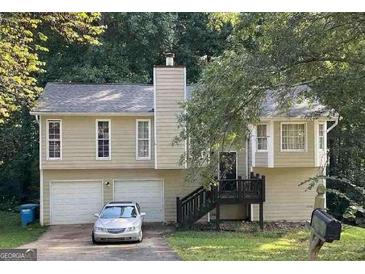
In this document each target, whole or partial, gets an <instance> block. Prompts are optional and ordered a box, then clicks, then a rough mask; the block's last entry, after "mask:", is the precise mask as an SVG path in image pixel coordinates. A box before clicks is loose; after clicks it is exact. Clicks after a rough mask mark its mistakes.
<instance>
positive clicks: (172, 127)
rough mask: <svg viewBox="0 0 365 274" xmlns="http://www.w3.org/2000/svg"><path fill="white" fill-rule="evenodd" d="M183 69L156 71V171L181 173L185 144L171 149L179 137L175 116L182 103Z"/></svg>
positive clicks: (168, 68)
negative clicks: (163, 170) (178, 171)
mask: <svg viewBox="0 0 365 274" xmlns="http://www.w3.org/2000/svg"><path fill="white" fill-rule="evenodd" d="M185 81H186V80H185V68H183V67H155V71H154V85H155V107H154V109H155V128H156V131H155V134H156V142H155V146H156V148H155V149H156V159H155V168H156V169H180V168H183V167H182V166H180V165H179V160H180V156H181V154H182V153H184V151H185V144H179V145H174V146H173V145H172V142H173V139H174V138H175V137H176V136H177V135H178V133H179V129H178V127H177V126H178V124H177V115H178V113H179V112H181V107H180V105H179V103H180V102H183V101H184V99H185V92H186V90H185V88H186V82H185Z"/></svg>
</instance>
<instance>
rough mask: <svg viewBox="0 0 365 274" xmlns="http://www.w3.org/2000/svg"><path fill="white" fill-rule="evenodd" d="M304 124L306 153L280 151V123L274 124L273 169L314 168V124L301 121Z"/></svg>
mask: <svg viewBox="0 0 365 274" xmlns="http://www.w3.org/2000/svg"><path fill="white" fill-rule="evenodd" d="M302 122H305V123H306V131H307V134H306V151H304V152H287V151H281V123H285V121H282V122H274V166H275V167H314V166H315V162H314V122H313V121H309V120H303V121H300V122H298V123H302Z"/></svg>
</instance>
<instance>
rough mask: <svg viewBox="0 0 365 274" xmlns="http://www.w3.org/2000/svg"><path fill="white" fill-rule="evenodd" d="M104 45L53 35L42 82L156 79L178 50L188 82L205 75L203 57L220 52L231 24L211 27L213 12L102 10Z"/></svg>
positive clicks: (105, 81)
mask: <svg viewBox="0 0 365 274" xmlns="http://www.w3.org/2000/svg"><path fill="white" fill-rule="evenodd" d="M101 21H102V23H103V25H105V26H106V30H105V32H104V33H103V35H102V36H101V37H100V40H101V42H102V45H101V46H94V45H79V44H73V45H68V44H64V43H62V42H60V39H59V37H58V36H56V37H53V36H49V39H48V43H47V45H48V48H49V52H48V53H47V54H45V55H44V60H45V61H46V67H45V70H46V72H45V73H44V74H42V75H41V79H40V80H41V82H42V83H43V84H45V83H46V82H49V81H65V82H81V83H123V82H129V83H136V82H138V83H151V82H152V79H153V66H154V65H156V64H163V63H164V59H165V57H164V53H166V52H174V53H175V55H176V63H177V64H184V65H186V66H187V67H188V68H189V69H188V70H187V78H188V82H195V81H196V80H197V79H198V77H199V74H200V71H201V67H200V65H201V64H200V63H201V62H200V59H201V58H202V57H204V56H208V57H211V56H218V55H220V54H221V53H222V52H223V50H224V49H225V47H226V39H227V37H228V36H229V34H230V32H231V27H230V26H231V24H230V23H224V24H222V26H221V28H220V29H219V30H218V29H213V28H212V27H210V26H209V14H208V13H103V14H102V18H101Z"/></svg>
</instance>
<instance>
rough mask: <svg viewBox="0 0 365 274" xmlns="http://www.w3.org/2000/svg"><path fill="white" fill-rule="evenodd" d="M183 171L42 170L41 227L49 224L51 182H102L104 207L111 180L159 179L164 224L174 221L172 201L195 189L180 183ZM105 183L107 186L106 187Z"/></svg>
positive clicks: (110, 195)
mask: <svg viewBox="0 0 365 274" xmlns="http://www.w3.org/2000/svg"><path fill="white" fill-rule="evenodd" d="M184 176H185V175H184V171H183V170H154V169H126V170H117V169H109V170H108V169H100V170H76V169H74V170H44V178H43V216H44V224H45V225H48V224H49V222H50V207H49V205H50V191H49V183H50V182H51V181H54V180H63V181H65V180H67V181H72V180H103V198H104V203H107V202H109V201H112V200H113V179H115V180H116V179H122V180H124V179H133V180H138V179H141V180H143V179H160V180H163V182H164V207H165V210H164V214H165V222H168V223H169V222H175V221H176V197H177V196H179V197H183V196H185V195H187V194H189V193H190V192H191V191H193V190H195V189H196V188H197V187H198V186H199V185H197V184H190V183H187V182H184ZM106 182H109V183H110V185H109V186H107V185H106Z"/></svg>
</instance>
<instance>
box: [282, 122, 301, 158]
mask: <svg viewBox="0 0 365 274" xmlns="http://www.w3.org/2000/svg"><path fill="white" fill-rule="evenodd" d="M305 130H306V129H305V124H303V123H300V124H299V123H298V124H296V123H290V124H281V150H283V151H304V150H305V142H306V140H305V138H306V136H305V135H306V134H305Z"/></svg>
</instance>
